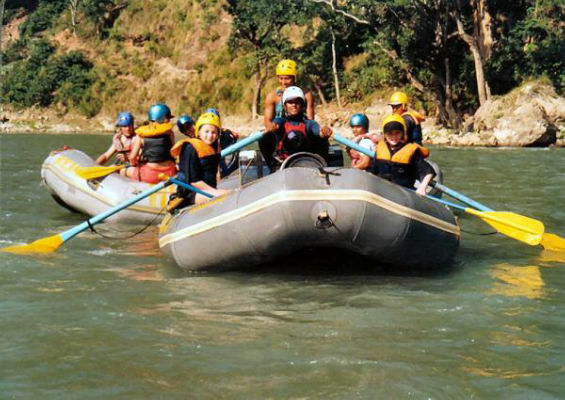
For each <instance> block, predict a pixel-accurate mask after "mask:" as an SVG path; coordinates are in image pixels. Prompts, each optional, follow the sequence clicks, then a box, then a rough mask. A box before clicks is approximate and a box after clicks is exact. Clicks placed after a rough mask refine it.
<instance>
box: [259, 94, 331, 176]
mask: <svg viewBox="0 0 565 400" xmlns="http://www.w3.org/2000/svg"><path fill="white" fill-rule="evenodd" d="M282 101H283V104H284V109H285V115H286V116H285V118H275V120H274V122H275V124H274V127H275V130H274V131H270V132H265V134H266V135H275V138H276V146H275V152H274V155H272V154H265V153H264V154H263V157H264V158H265V161H266V162H267V165H268V167H269V169H270V171H271V172H274V171H275V170H276V169H277V168H278V167H279V166H280V164H281V163H282V162H283V161H284V160H285V159H287V158H288V157H289V156H291V155H292V154H295V153H299V152H303V151H305V152H312V153H317V154H320V148H321V147H322V146H319V143H318V142H320V141H322V142H325V143H326V144H327V143H328V138H329V137H330V136H331V135H332V134H333V131H332V129H331V128H330V127H328V126H324V127H323V128H320V125H319V124H318V123H317V122H316V121H314V120H310V119H307V118H306V117H305V116H304V107H305V105H306V100H305V97H304V92H303V91H302V89H300V88H299V87H297V86H291V87H289V88H287V89H285V91H284V93H283V97H282ZM320 139H321V140H320ZM326 147H327V146H326ZM320 155H321V156H322V157H323V156H324V154H320Z"/></svg>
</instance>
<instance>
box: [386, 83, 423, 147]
mask: <svg viewBox="0 0 565 400" xmlns="http://www.w3.org/2000/svg"><path fill="white" fill-rule="evenodd" d="M408 103H409V99H408V96H407V95H406V93H404V92H394V93H393V94H392V96H390V101H389V103H388V105H389V106H391V107H392V113H393V114H396V115H400V116H402V118H404V121H405V122H406V129H407V135H408V141H409V142H414V143H417V144H419V145H422V139H423V136H422V125H421V123H422V122H423V121H425V120H426V117H425V116H424V115H422V114H420V113H419V112H417V111H414V110H410V109H409V108H408ZM426 157H427V156H426Z"/></svg>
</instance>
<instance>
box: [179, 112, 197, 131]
mask: <svg viewBox="0 0 565 400" xmlns="http://www.w3.org/2000/svg"><path fill="white" fill-rule="evenodd" d="M193 125H194V120H193V119H192V117H191V116H190V115H186V114H184V115H181V116H180V117H179V119H178V120H177V127H178V128H179V131H181V133H186V132H188V130H189V129H190V127H191V126H193Z"/></svg>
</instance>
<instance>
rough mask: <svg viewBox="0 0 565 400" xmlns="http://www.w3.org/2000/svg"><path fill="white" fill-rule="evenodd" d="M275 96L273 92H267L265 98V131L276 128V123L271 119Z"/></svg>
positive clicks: (275, 100) (273, 115)
mask: <svg viewBox="0 0 565 400" xmlns="http://www.w3.org/2000/svg"><path fill="white" fill-rule="evenodd" d="M277 100H278V98H277V96H276V95H275V94H274V93H272V92H271V93H269V94H268V95H267V98H266V99H265V116H264V124H265V131H267V132H272V131H276V130H278V126H277V124H275V123H273V119H275V108H276V103H277Z"/></svg>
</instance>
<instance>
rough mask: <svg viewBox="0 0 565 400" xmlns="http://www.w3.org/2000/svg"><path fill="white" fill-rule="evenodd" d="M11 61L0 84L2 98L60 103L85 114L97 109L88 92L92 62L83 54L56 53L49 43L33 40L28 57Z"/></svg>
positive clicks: (20, 102) (19, 103) (29, 103)
mask: <svg viewBox="0 0 565 400" xmlns="http://www.w3.org/2000/svg"><path fill="white" fill-rule="evenodd" d="M14 64H15V65H14V68H11V69H10V70H9V71H8V73H7V74H6V76H5V77H4V79H3V81H2V82H1V83H0V95H1V97H2V101H4V102H7V103H12V104H15V105H17V106H20V107H31V106H34V105H39V106H41V107H47V106H50V105H51V104H60V105H63V106H64V107H66V108H76V109H77V110H78V111H79V112H81V113H84V114H86V115H89V116H92V115H94V114H96V113H97V112H98V110H99V109H100V104H99V103H97V102H96V101H95V100H94V99H93V98H92V95H91V92H90V88H91V86H92V84H93V83H94V82H95V80H96V76H95V75H94V73H93V65H92V63H91V62H90V61H89V60H88V59H87V58H86V57H85V56H84V54H82V53H79V52H70V53H67V54H64V55H61V56H57V55H55V48H54V46H53V45H52V44H51V43H49V42H48V41H46V40H36V41H34V42H33V46H32V48H31V52H30V55H29V57H28V58H27V59H25V60H20V61H16V62H14ZM97 104H98V105H97Z"/></svg>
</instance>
